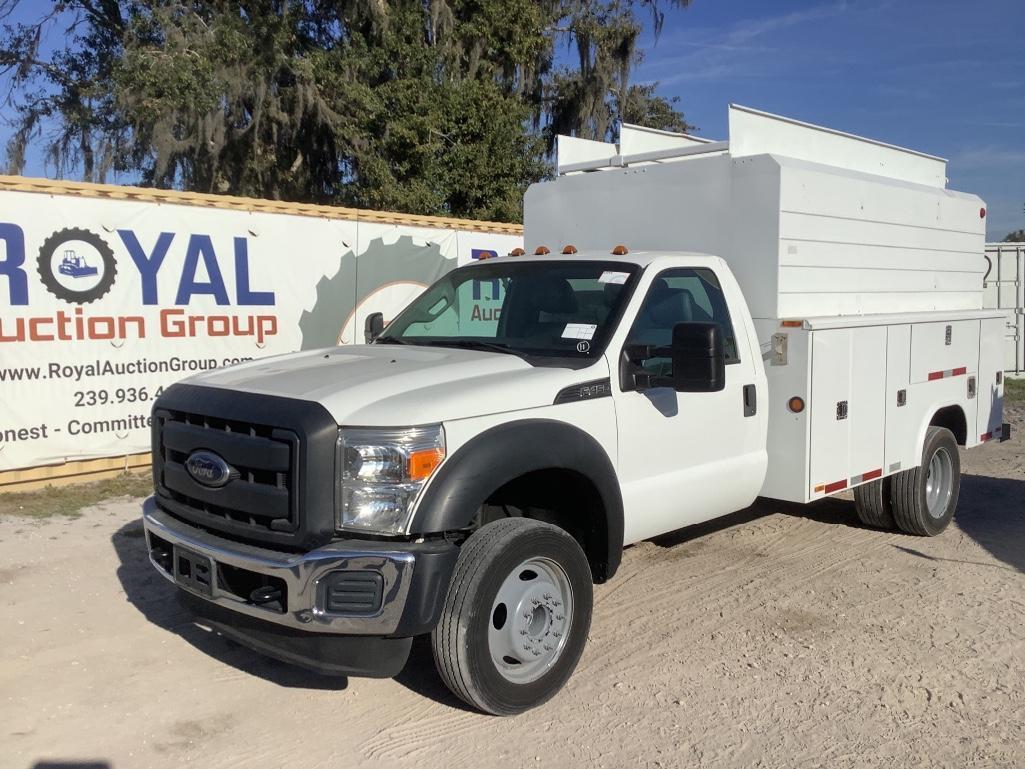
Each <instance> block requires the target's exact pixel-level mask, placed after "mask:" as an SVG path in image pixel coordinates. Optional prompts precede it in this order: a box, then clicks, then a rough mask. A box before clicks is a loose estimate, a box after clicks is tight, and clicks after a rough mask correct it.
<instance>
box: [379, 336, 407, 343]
mask: <svg viewBox="0 0 1025 769" xmlns="http://www.w3.org/2000/svg"><path fill="white" fill-rule="evenodd" d="M374 344H412V343H411V342H408V341H407V340H405V339H399V338H398V337H397V336H379V337H377V339H375V340H374Z"/></svg>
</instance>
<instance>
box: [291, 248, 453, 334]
mask: <svg viewBox="0 0 1025 769" xmlns="http://www.w3.org/2000/svg"><path fill="white" fill-rule="evenodd" d="M456 262H457V260H456V258H455V257H452V258H446V257H445V256H443V255H442V253H441V246H440V245H439V244H437V243H430V242H428V243H426V244H423V245H420V244H418V243H415V242H414V241H413V238H412V237H410V236H408V235H404V236H402V237H400V238H399V239H398V240H396V241H395V242H394V243H385V242H384V239H383V238H375V239H374V240H372V241H370V243H369V244H368V245H367V248H366V250H365V251H364V252H363V253H362V254H360V256H359V257H357V256H356V254H355V253H354V252H353V251H352V250H349V251H347V252H346V253H345V254H344V255H343V256H342V257H341V259H340V260H339V264H338V271H337V272H336V273H335V274H334V275H332V276H330V277H329V276H327V275H325V276H324V277H322V278H321V279H320V280H319V281H318V282H317V299H316V302H315V303H314V305H313V307H312V308H311V309H308V310H304V311H303V314H302V317H301V318H300V319H299V330H300V332H301V333H302V345H301V347H300V349H302V350H315V349H318V348H321V347H334V346H336V345H339V344H352V343H362V342H363V327H362V319H363V318H365V317H366V315H368V314H369V313H372V312H375V311H381V312H384V313H385V321H386V322H387V321H390V320H391V318H392V314H391V313H390V312H389V311H392V310H393V309H394V308H395V306H396V305H397V304H400V305H401V306H404V305H405V304H406V303H408V302H409V301H410V300H412V299H413V297H415V296H416V295H417V294H419V293H420V292H421V291H422V290H423V289H425V288H427V286H429V285H431V284H432V283H433V282H434V281H436V280H437V279H438V278H440V277H441V276H442V275H444V274H445V273H446V272H448V271H449V270H452V269H454V268H455V267H456Z"/></svg>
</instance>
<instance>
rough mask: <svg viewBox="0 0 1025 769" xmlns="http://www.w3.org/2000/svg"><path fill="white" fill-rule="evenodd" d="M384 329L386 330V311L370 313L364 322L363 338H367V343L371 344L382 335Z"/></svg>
mask: <svg viewBox="0 0 1025 769" xmlns="http://www.w3.org/2000/svg"><path fill="white" fill-rule="evenodd" d="M382 331H384V313H381V312H372V313H370V314H369V315H368V316H367V320H366V322H365V323H364V324H363V339H364V340H366V343H367V344H370V343H371V342H373V341H374V340H375V339H377V337H379V336H381V332H382Z"/></svg>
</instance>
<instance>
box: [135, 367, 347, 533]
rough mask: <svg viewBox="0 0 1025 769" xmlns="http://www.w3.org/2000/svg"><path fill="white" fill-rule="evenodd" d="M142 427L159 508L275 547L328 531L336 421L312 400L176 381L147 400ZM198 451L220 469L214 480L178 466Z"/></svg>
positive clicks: (207, 527) (198, 524)
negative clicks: (147, 424) (149, 407)
mask: <svg viewBox="0 0 1025 769" xmlns="http://www.w3.org/2000/svg"><path fill="white" fill-rule="evenodd" d="M152 433H153V435H152V437H153V443H152V446H153V486H154V489H155V492H156V503H157V505H158V506H159V507H160V508H161V509H162V510H164V511H165V512H166V513H168V514H169V515H172V516H174V517H175V518H178V519H179V520H181V521H182V522H184V523H188V524H191V525H193V526H196V527H199V528H201V529H204V530H206V531H208V532H210V533H213V534H217V535H218V536H222V537H225V538H228V539H233V540H236V541H239V542H245V543H249V544H254V545H258V546H261V547H270V548H272V549H275V550H279V551H280V550H288V551H292V552H306V551H309V550H312V549H314V548H317V547H321V546H323V545H324V544H326V543H328V542H330V541H331V538H332V537H333V536H334V533H335V492H336V488H337V485H338V484H337V483H336V482H335V474H336V472H337V468H336V467H335V444H336V443H337V442H338V424H337V423H336V422H335V420H334V419H333V418H332V416H331V414H330V413H329V412H328V411H327V410H326V409H325V408H324V407H323V406H321V405H320V404H318V403H315V402H312V401H304V400H297V399H293V398H285V397H280V396H276V395H265V394H261V393H251V392H244V391H239V390H229V389H226V388H219V387H204V386H202V385H192V384H184V383H180V382H179V383H178V384H173V385H171V386H170V387H168V388H167V389H166V390H164V392H163V393H162V394H161V395H160V397H159V398H158V399H157V401H156V403H155V404H154V405H153V421H152ZM200 450H202V451H205V452H211V453H213V454H216V455H217V457H220V458H221V459H223V460H224V461H225V462H226V463H227V464H228V465H229V466H230V468H231V470H232V472H231V473H230V480H228V482H227V483H225V484H224V485H223V486H220V487H211V486H210V485H209V483H210V481H208V482H207V483H200V482H198V481H197V480H196V478H194V477H193V476H191V475H190V474H189V472H188V470H186V462H187V461H188V458H189V455H190V454H192V453H193V452H195V451H200ZM197 459H198V457H197ZM210 460H211V458H210V457H206V458H205V461H207V462H208V461H210ZM213 460H214V465H215V466H218V465H219V463H217V462H216V457H214V458H213ZM198 464H202V463H198ZM221 469H223V468H221ZM215 475H216V473H215Z"/></svg>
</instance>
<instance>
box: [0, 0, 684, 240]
mask: <svg viewBox="0 0 1025 769" xmlns="http://www.w3.org/2000/svg"><path fill="white" fill-rule="evenodd" d="M16 2H17V0H0V15H2V14H3V12H4V11H5V10H9V9H10V8H12V7H13V6H14V5H15V4H16ZM688 3H689V0H635V1H634V2H625V1H624V0H417V1H416V2H414V0H334V1H333V2H328V0H235V1H234V2H233V1H232V0H63V2H58V3H54V4H53V6H52V9H51V10H49V11H48V12H47V14H46V15H45V16H43V17H42V18H41V19H40V20H39V21H38V22H37V23H35V24H30V25H19V26H14V27H10V26H8V27H6V28H5V30H4V31H3V33H2V34H0V71H4V72H6V73H7V74H9V76H10V77H11V79H12V82H13V84H14V85H13V91H12V94H11V97H12V99H13V102H12V103H13V105H14V107H15V111H16V131H15V134H14V136H13V138H12V140H11V142H10V143H9V145H8V147H7V164H8V166H9V168H10V170H11V172H13V173H17V172H19V171H20V169H21V168H22V167H23V165H24V159H25V152H26V148H27V147H28V146H29V145H30V144H32V143H34V142H40V143H42V144H43V146H45V148H46V151H47V155H48V157H49V159H50V161H51V162H52V164H53V165H54V167H55V168H56V170H57V172H58V173H59V174H62V175H64V174H67V173H69V172H72V171H74V170H77V171H80V172H81V175H82V176H83V177H84V178H85V179H88V180H93V181H103V180H104V179H105V178H106V177H107V176H108V175H109V174H111V173H112V172H116V173H121V174H129V175H133V176H137V177H139V178H140V179H141V181H142V183H143V184H147V185H153V186H158V187H178V188H184V189H190V190H199V191H211V192H219V193H230V194H236V195H248V196H255V197H263V198H271V199H287V200H295V201H310V202H333V203H343V204H348V205H356V206H361V207H367V208H378V209H390V210H396V211H405V212H411V213H421V214H446V215H452V216H464V217H473V218H483V219H496V220H502V221H510V220H516V219H518V218H519V217H520V211H521V209H520V206H521V199H522V194H523V191H524V190H525V188H526V186H527V185H528V184H530V183H531V182H533V181H536V180H538V179H540V178H542V177H544V176H545V174H546V173H547V172H548V168H549V162H548V154H547V153H548V151H549V148H550V141H551V137H552V136H553V134H554V132H561V133H572V134H576V135H580V136H585V137H588V138H607V137H609V135H610V133H611V131H612V129H613V126H614V125H615V122H616V121H617V120H619V119H623V120H626V121H627V122H633V123H641V124H644V125H649V126H652V127H656V128H665V129H670V130H685V129H686V128H687V127H688V126H687V124H686V122H685V120H684V118H683V115H682V114H681V113H680V112H679V111H678V109H677V106H676V100H675V99H674V100H668V99H665V98H663V97H660V96H658V95H657V93H656V89H655V86H653V85H644V86H636V85H634V86H631V85H630V84H629V73H630V68H631V66H632V65H633V64H634V63H636V61H637V60H638V59H639V56H640V54H639V52H638V51H637V50H636V42H637V39H638V36H639V34H640V32H641V29H642V22H643V20H644V18H647V19H649V20H650V22H651V23H653V24H654V26H655V27H656V29H658V28H660V26H661V23H662V20H663V18H664V12H665V11H664V9H668V8H682V7H685V6H686V5H687V4H688ZM62 25H63V27H66V29H67V32H66V34H65V35H64V38H63V41H62V45H63V47H61V46H60V45H58V46H57V48H56V50H55V52H54V53H53V54H52V55H51V56H50V57H49V59H44V58H43V57H42V56H41V50H42V46H41V41H42V40H43V39H44V34H45V33H46V30H48V29H49V30H51V31H53V30H56V31H58V32H59V31H60V30H61V29H62ZM52 42H54V41H53V40H52V39H51V43H52ZM564 43H565V44H566V45H567V46H568V48H569V49H570V50H571V51H573V52H575V54H576V57H575V58H576V61H577V66H575V67H571V68H559V69H557V70H556V69H555V66H554V61H555V51H556V47H557V46H561V45H562V44H564ZM54 125H56V126H57V128H58V130H57V132H56V134H52V133H51V131H52V126H54ZM44 126H48V127H49V128H48V131H47V132H45V133H44V131H43V130H42V129H43V127H44Z"/></svg>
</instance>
